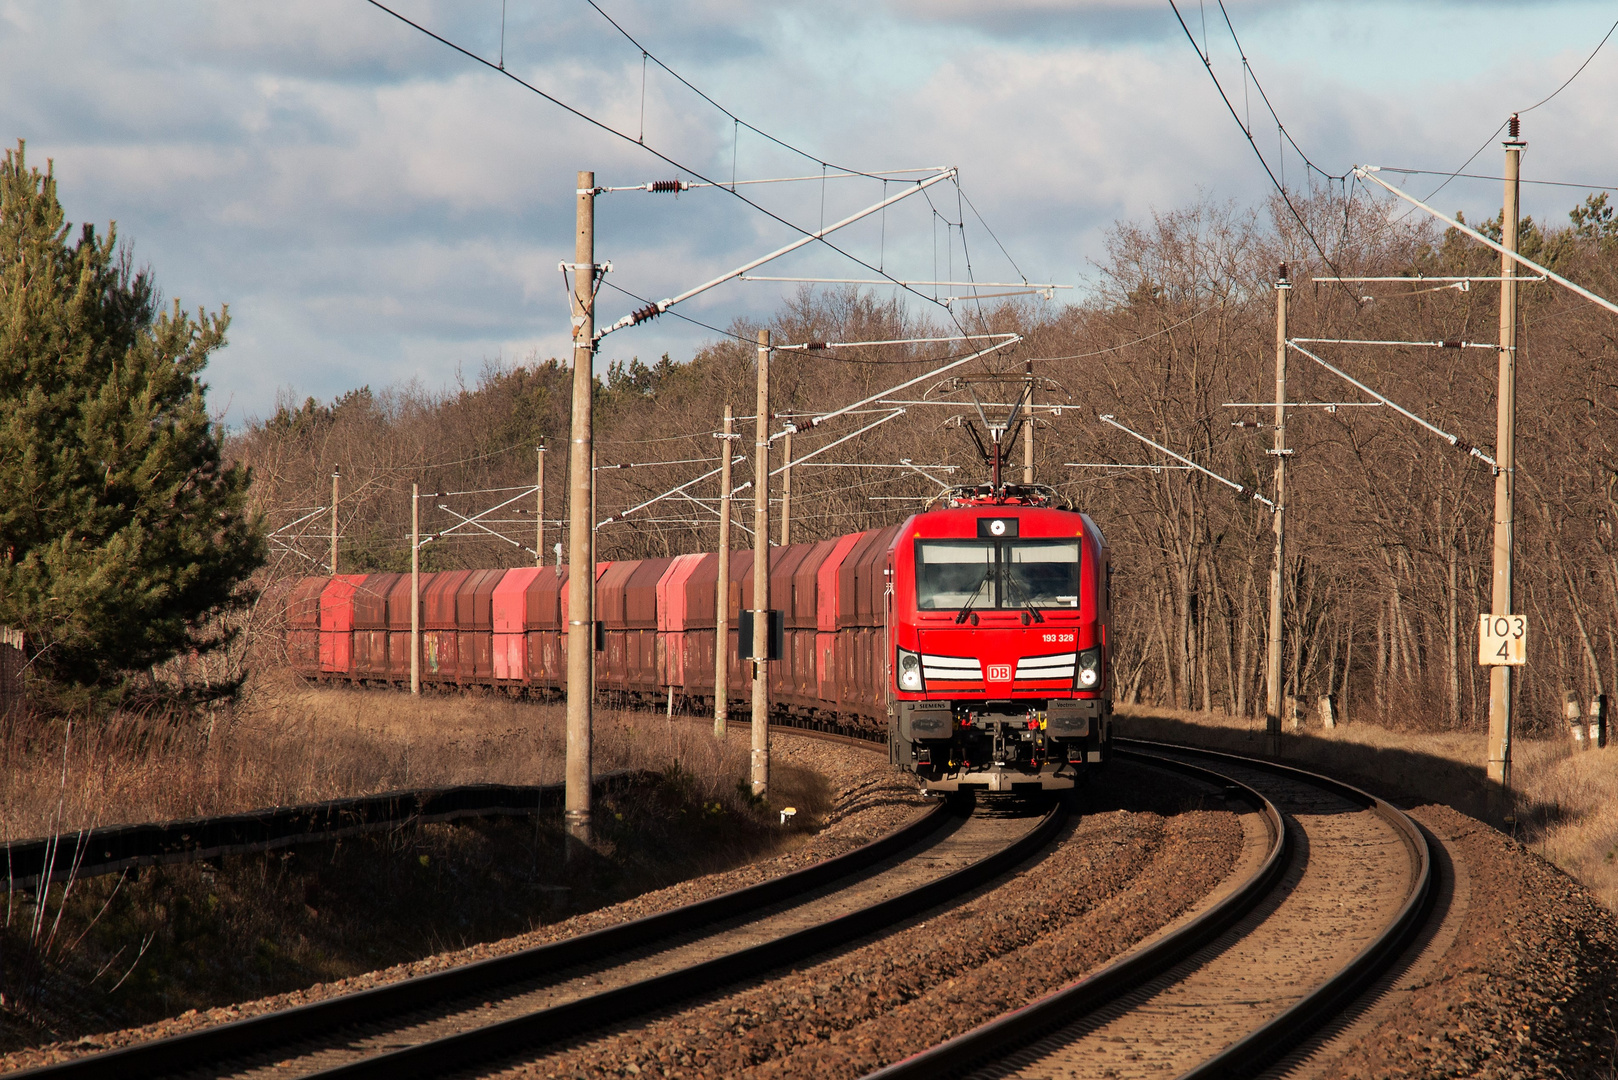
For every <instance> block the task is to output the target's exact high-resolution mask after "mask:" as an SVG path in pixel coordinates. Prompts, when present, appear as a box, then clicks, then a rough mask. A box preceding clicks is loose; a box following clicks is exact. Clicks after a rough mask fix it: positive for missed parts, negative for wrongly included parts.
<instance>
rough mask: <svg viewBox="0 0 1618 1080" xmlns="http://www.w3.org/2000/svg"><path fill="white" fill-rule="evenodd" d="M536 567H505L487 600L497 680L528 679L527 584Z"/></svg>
mask: <svg viewBox="0 0 1618 1080" xmlns="http://www.w3.org/2000/svg"><path fill="white" fill-rule="evenodd" d="M539 575H540V568H539V567H537V566H525V567H519V568H518V569H515V570H507V571H506V576H505V577H503V578H501V579H500V584H498V585H496V586H495V587H494V595H493V598H492V600H491V601H490V604H491V609H492V613H493V618H494V677H495V680H496V681H499V682H513V681H515V682H523V681H526V680H527V678H528V662H527V661H528V587H529V586H530V585H532V584H533V583H534V579H535V578H537V577H539Z"/></svg>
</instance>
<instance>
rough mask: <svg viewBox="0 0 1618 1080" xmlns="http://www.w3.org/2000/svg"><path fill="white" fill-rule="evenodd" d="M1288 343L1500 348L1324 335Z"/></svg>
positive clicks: (1473, 343) (1475, 343)
mask: <svg viewBox="0 0 1618 1080" xmlns="http://www.w3.org/2000/svg"><path fill="white" fill-rule="evenodd" d="M1287 341H1288V342H1289V343H1291V342H1294V341H1295V342H1299V343H1301V344H1304V345H1387V346H1394V347H1399V348H1409V349H1488V350H1489V351H1491V352H1493V351H1494V350H1496V349H1498V348H1500V346H1498V345H1494V344H1491V343H1489V342H1487V341H1455V340H1449V341H1373V340H1361V339H1359V338H1325V337H1295V338H1287Z"/></svg>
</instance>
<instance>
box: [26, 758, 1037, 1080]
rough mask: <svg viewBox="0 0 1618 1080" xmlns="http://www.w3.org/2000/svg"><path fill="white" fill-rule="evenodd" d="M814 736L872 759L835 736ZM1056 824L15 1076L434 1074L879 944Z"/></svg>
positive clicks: (940, 833)
mask: <svg viewBox="0 0 1618 1080" xmlns="http://www.w3.org/2000/svg"><path fill="white" fill-rule="evenodd" d="M800 733H801V734H806V735H810V736H812V737H814V736H816V733H814V732H810V731H804V732H800ZM818 737H822V738H828V739H831V740H834V741H838V742H844V743H851V744H856V745H859V746H860V747H861V748H864V749H870V750H874V751H878V752H881V751H883V750H884V748H883V747H882V746H881V745H880V744H873V743H871V742H870V741H868V740H858V739H852V738H849V737H847V736H843V735H837V734H824V735H820V736H818ZM1066 816H1067V803H1065V802H1055V803H1051V804H1048V807H1047V808H1044V812H1043V813H1036V812H1033V811H1032V810H1030V809H1029V808H1028V807H1026V806H1022V805H1021V804H1019V806H1018V807H1007V806H1004V805H997V806H993V807H973V808H971V809H970V811H967V810H965V809H963V808H961V807H960V805H959V804H945V803H942V802H941V803H939V804H938V805H936V806H934V807H933V808H932V809H931V810H929V811H926V812H925V813H924V814H923V815H922V816H920V817H919V818H917V819H916V820H914V821H913V822H911V823H910V824H908V825H906V826H904V827H902V828H901V829H899V830H897V831H896V832H894V833H892V834H889V835H888V836H886V837H883V838H881V839H878V840H876V841H873V842H871V843H869V844H867V845H865V846H864V847H861V848H859V849H857V850H855V851H852V852H849V853H848V854H846V855H843V856H839V857H838V858H835V859H831V860H827V861H826V862H823V863H819V864H816V865H814V866H811V867H807V868H805V869H803V870H799V871H797V872H795V873H792V874H789V875H785V876H783V877H780V878H775V879H772V880H770V881H767V882H763V883H760V884H758V885H754V886H750V887H748V888H745V889H741V890H737V891H735V892H731V893H727V894H724V895H722V896H718V897H714V898H712V899H709V900H705V901H702V902H699V903H696V904H692V905H689V906H687V907H684V908H679V909H675V910H673V911H668V912H664V913H661V914H658V915H653V916H649V917H647V918H643V919H640V920H636V921H634V922H631V923H627V924H622V925H619V926H615V927H610V928H608V929H605V930H601V931H597V932H595V933H592V934H586V935H582V936H580V937H576V938H569V939H565V940H563V941H559V942H555V943H552V944H549V945H545V946H541V947H538V948H535V949H530V950H526V951H524V952H521V953H516V954H512V955H510V956H505V957H500V958H497V959H494V960H488V961H484V962H482V963H477V964H471V965H467V966H464V967H459V968H453V969H450V970H448V971H444V972H439V973H436V974H433V975H428V976H423V977H421V978H416V979H410V980H405V981H402V982H398V983H392V984H389V985H386V986H382V987H378V988H376V989H373V990H369V991H365V992H362V993H358V994H351V995H345V996H343V997H338V998H332V999H328V1000H325V1001H320V1002H316V1003H313V1004H310V1005H305V1006H302V1007H299V1008H295V1009H291V1010H286V1011H283V1012H277V1013H270V1014H266V1015H264V1016H259V1017H255V1018H252V1019H249V1020H242V1021H237V1022H235V1023H230V1024H225V1025H221V1026H219V1027H214V1028H207V1029H203V1030H201V1031H196V1032H192V1033H188V1034H186V1035H180V1036H175V1037H171V1038H168V1039H161V1040H156V1041H153V1042H149V1043H143V1044H138V1045H135V1046H131V1047H127V1048H124V1049H121V1050H116V1051H111V1052H108V1053H102V1054H96V1055H91V1056H86V1057H82V1058H77V1059H74V1060H71V1061H67V1062H63V1063H60V1064H57V1065H52V1066H47V1067H44V1068H39V1069H34V1070H30V1071H28V1072H25V1073H20V1074H18V1075H19V1076H29V1077H36V1076H37V1077H52V1078H63V1080H65V1078H70V1077H71V1078H75V1080H90V1078H113V1077H117V1078H130V1077H161V1076H186V1077H202V1076H207V1077H242V1078H247V1077H258V1076H275V1077H289V1076H299V1077H313V1076H318V1077H326V1078H335V1077H344V1078H357V1077H389V1078H394V1077H409V1076H436V1075H441V1074H442V1073H444V1072H446V1071H448V1070H451V1069H461V1068H465V1067H467V1066H468V1065H469V1064H472V1063H475V1062H478V1061H484V1060H489V1059H492V1058H496V1057H499V1056H501V1055H505V1054H510V1053H512V1052H514V1051H518V1050H524V1049H530V1048H535V1047H543V1046H545V1045H547V1044H550V1043H554V1042H555V1041H557V1040H559V1039H563V1038H571V1037H573V1036H576V1035H577V1034H578V1033H579V1032H581V1031H584V1030H588V1029H590V1028H592V1027H594V1026H598V1025H600V1024H601V1023H605V1022H612V1023H620V1022H622V1021H623V1020H624V1019H625V1018H629V1017H633V1016H636V1015H638V1014H640V1013H643V1012H646V1011H648V1010H652V1009H658V1008H662V1007H665V1006H668V1005H670V1004H673V1003H676V1002H679V1001H681V1000H684V999H687V998H690V997H692V996H694V995H697V994H700V993H702V992H704V991H708V990H712V989H714V988H717V987H721V986H724V985H727V984H730V983H734V982H737V981H739V980H743V979H747V978H750V977H754V976H757V975H760V974H763V973H765V972H768V971H770V970H772V969H775V968H778V967H781V966H782V965H785V964H789V963H792V962H794V961H797V960H800V959H802V958H804V957H807V956H811V955H813V954H815V953H818V952H823V951H825V950H828V949H833V948H836V947H838V946H841V945H843V944H846V943H847V942H849V941H853V940H855V939H858V938H860V937H863V936H865V935H868V934H871V933H874V932H880V931H881V930H883V929H885V928H886V927H888V926H891V925H893V924H894V923H897V922H901V921H903V920H905V919H908V918H910V917H911V916H913V915H914V914H915V912H916V911H918V910H922V909H925V908H928V907H933V906H936V905H938V904H940V903H945V902H948V901H949V900H951V899H953V898H955V897H958V896H960V895H962V894H964V893H968V892H970V891H972V890H973V889H976V888H978V887H980V886H982V885H984V884H986V883H988V882H990V881H992V880H994V879H995V878H996V877H998V876H1000V875H1003V874H1005V873H1007V872H1009V871H1010V870H1012V869H1013V868H1014V867H1016V866H1017V865H1018V864H1019V863H1021V862H1022V861H1024V860H1025V859H1026V858H1028V857H1029V856H1030V855H1032V854H1034V853H1035V852H1037V851H1038V850H1039V849H1040V848H1042V847H1043V846H1045V845H1046V844H1047V843H1048V842H1049V841H1050V840H1051V839H1052V838H1053V837H1054V836H1055V835H1056V834H1057V832H1058V831H1059V830H1060V828H1061V826H1062V824H1063V822H1064V820H1065V818H1066Z"/></svg>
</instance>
